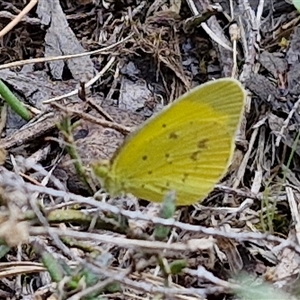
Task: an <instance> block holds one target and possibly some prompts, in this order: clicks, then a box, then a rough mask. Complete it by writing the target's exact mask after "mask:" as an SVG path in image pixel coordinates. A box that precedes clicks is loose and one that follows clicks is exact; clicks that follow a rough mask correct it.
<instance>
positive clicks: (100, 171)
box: [92, 160, 120, 196]
mask: <svg viewBox="0 0 300 300" xmlns="http://www.w3.org/2000/svg"><path fill="white" fill-rule="evenodd" d="M92 169H93V172H94V174H95V175H96V177H97V178H98V180H99V181H100V184H101V188H104V189H105V190H106V191H107V192H109V193H110V194H111V195H112V196H115V195H117V194H119V192H120V191H119V189H116V183H115V178H114V176H113V174H112V171H111V162H110V161H109V160H100V161H96V162H95V163H93V165H92Z"/></svg>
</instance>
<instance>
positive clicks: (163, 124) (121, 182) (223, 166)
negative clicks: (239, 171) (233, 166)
mask: <svg viewBox="0 0 300 300" xmlns="http://www.w3.org/2000/svg"><path fill="white" fill-rule="evenodd" d="M245 95H246V94H245V91H244V89H243V87H242V85H241V84H240V83H239V81H237V80H235V79H232V78H224V79H218V80H215V81H211V82H208V83H205V84H203V85H201V86H198V87H196V88H194V89H192V90H191V91H189V92H187V93H186V94H184V95H183V96H181V97H180V98H178V99H177V100H176V101H174V102H173V103H171V104H169V105H168V106H166V107H165V108H164V109H163V110H162V111H161V112H159V113H158V114H156V115H155V116H153V117H152V118H150V119H149V120H147V121H146V122H145V123H144V124H143V125H142V126H141V127H140V128H139V129H137V130H136V131H134V132H133V133H132V134H130V135H129V136H128V137H127V138H126V139H125V141H124V143H123V145H122V146H121V147H120V148H119V149H118V150H117V151H116V153H115V154H114V156H113V157H112V159H111V160H110V161H98V162H96V163H94V165H93V170H94V173H95V175H96V176H97V177H99V180H100V183H101V185H102V187H104V188H105V189H106V190H107V191H108V192H109V193H110V194H111V195H112V196H116V195H118V194H121V193H122V192H124V193H131V194H133V195H134V196H136V197H138V198H141V199H145V200H149V201H154V202H161V201H163V199H164V197H165V195H166V194H167V193H168V192H169V191H174V192H175V197H176V205H190V204H193V203H196V202H198V201H202V200H203V198H205V197H206V196H207V194H208V193H209V192H210V191H211V190H212V189H213V187H214V185H215V184H216V183H217V182H218V181H219V180H220V179H221V178H222V177H223V176H224V174H225V173H226V171H227V168H228V165H229V163H230V161H231V158H232V154H233V150H234V139H235V134H236V131H237V129H238V127H239V124H240V119H241V116H242V113H243V107H244V101H245Z"/></svg>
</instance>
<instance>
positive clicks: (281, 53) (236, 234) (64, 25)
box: [0, 0, 300, 300]
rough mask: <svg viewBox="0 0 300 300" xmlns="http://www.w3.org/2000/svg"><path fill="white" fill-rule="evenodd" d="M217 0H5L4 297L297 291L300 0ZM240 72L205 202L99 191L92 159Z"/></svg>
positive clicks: (1, 74) (0, 174) (0, 250)
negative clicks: (226, 148)
mask: <svg viewBox="0 0 300 300" xmlns="http://www.w3.org/2000/svg"><path fill="white" fill-rule="evenodd" d="M215 2H216V1H210V3H209V2H208V1H203V0H187V1H152V2H151V1H140V0H136V1H126V0H125V1H93V0H88V1H87V0H85V1H83V0H80V1H79V0H78V1H73V0H62V1H58V0H53V1H46V0H39V1H34V0H32V1H25V2H24V1H23V2H22V1H15V0H13V1H1V3H0V37H1V42H2V43H1V46H0V80H1V82H3V83H4V84H5V87H6V88H7V89H9V91H10V92H12V93H13V95H14V97H12V98H11V100H12V103H10V102H9V101H7V100H6V99H2V98H1V99H2V100H1V101H2V102H1V123H0V124H1V126H0V128H1V140H0V148H1V151H0V165H1V166H0V192H1V193H0V195H1V196H0V199H1V201H0V205H1V213H0V241H1V243H0V257H1V261H0V267H1V268H0V281H1V286H0V298H1V299H24V298H25V297H28V298H30V299H31V298H32V299H33V298H34V299H73V300H74V299H100V298H101V297H102V298H103V299H104V298H105V299H141V298H142V299H154V298H155V299H156V298H157V299H299V288H298V285H299V257H300V256H299V255H300V246H299V238H300V237H299V231H300V229H299V222H300V220H299V201H300V200H299V199H300V191H299V186H300V182H299V181H300V174H299V154H300V151H299V149H300V148H299V147H300V146H299V142H298V141H299V120H300V117H299V103H300V100H299V93H300V89H299V79H300V75H299V74H300V73H299V70H300V66H299V58H298V56H299V55H298V53H299V51H300V49H299V39H300V29H299V22H300V17H299V13H298V12H297V10H296V8H295V6H294V5H293V3H294V4H295V5H296V6H297V3H296V1H284V0H280V1H273V2H272V1H239V4H237V3H236V2H233V1H226V0H224V1H219V3H215ZM231 76H233V77H235V78H238V79H239V80H240V82H241V83H242V84H243V85H244V87H245V88H246V89H247V91H248V96H247V102H246V104H245V113H244V116H243V120H242V124H241V127H240V129H239V133H238V135H237V137H236V150H235V154H234V158H233V161H232V164H231V166H230V167H229V170H228V172H227V174H226V176H225V177H224V178H223V180H222V181H221V182H220V183H219V184H218V185H217V186H216V188H215V189H214V191H213V192H211V193H210V194H209V195H208V196H207V198H206V200H205V201H204V202H202V203H201V204H200V203H198V204H195V205H193V206H189V207H182V208H176V210H175V212H174V211H173V209H174V207H173V206H172V205H170V203H172V197H173V196H172V194H171V195H168V197H166V199H165V202H164V205H162V206H160V205H157V204H153V203H148V202H146V201H144V200H141V199H136V198H134V197H133V196H131V195H125V196H122V197H118V198H111V197H109V195H107V194H105V193H104V192H103V191H102V190H99V188H100V187H99V182H98V181H97V180H96V178H94V175H93V174H92V173H91V172H90V166H91V163H92V162H93V161H94V160H95V159H109V158H110V157H111V156H112V155H114V153H115V151H116V149H118V147H119V145H121V144H122V141H123V140H124V138H125V137H126V135H128V133H129V132H131V131H133V130H134V129H135V128H136V127H137V126H140V125H141V124H143V122H144V121H145V120H146V119H147V118H149V117H150V116H151V115H153V114H155V113H156V112H158V111H160V110H161V109H162V107H163V106H164V105H166V104H168V103H169V102H172V101H173V100H175V99H176V98H178V96H180V95H182V94H183V93H184V92H186V91H187V90H189V89H191V88H192V87H194V86H196V85H199V84H201V83H203V82H206V81H208V80H212V79H215V78H220V77H231ZM0 88H1V87H0ZM0 94H1V95H3V94H2V93H0ZM18 101H21V103H23V105H24V107H23V105H22V112H21V114H20V115H19V114H18V109H17V110H16V109H14V107H15V106H17V108H18V107H19V106H18V105H19V103H18ZM23 108H25V110H24V111H23ZM23 112H25V118H24V114H23ZM187 118H188V116H187ZM24 119H25V120H24ZM133 167H134V166H133ZM76 170H77V171H76ZM78 170H79V174H78ZM168 201H170V202H169V203H168ZM24 275H26V276H24ZM279 290H280V291H279ZM102 298H101V299H102Z"/></svg>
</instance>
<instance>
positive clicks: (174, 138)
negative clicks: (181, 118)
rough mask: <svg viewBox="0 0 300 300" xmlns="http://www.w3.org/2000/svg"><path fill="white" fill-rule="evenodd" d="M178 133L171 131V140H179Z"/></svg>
mask: <svg viewBox="0 0 300 300" xmlns="http://www.w3.org/2000/svg"><path fill="white" fill-rule="evenodd" d="M178 137H179V136H178V134H177V133H176V132H171V133H170V135H169V139H170V140H171V139H172V140H177V139H178Z"/></svg>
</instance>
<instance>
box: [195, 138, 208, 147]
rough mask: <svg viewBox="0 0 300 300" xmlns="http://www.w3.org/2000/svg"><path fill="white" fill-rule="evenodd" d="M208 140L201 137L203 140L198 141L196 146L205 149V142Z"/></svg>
mask: <svg viewBox="0 0 300 300" xmlns="http://www.w3.org/2000/svg"><path fill="white" fill-rule="evenodd" d="M208 141H209V140H208V139H203V140H200V141H199V142H198V143H197V147H198V148H199V149H206V148H207V142H208Z"/></svg>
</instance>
